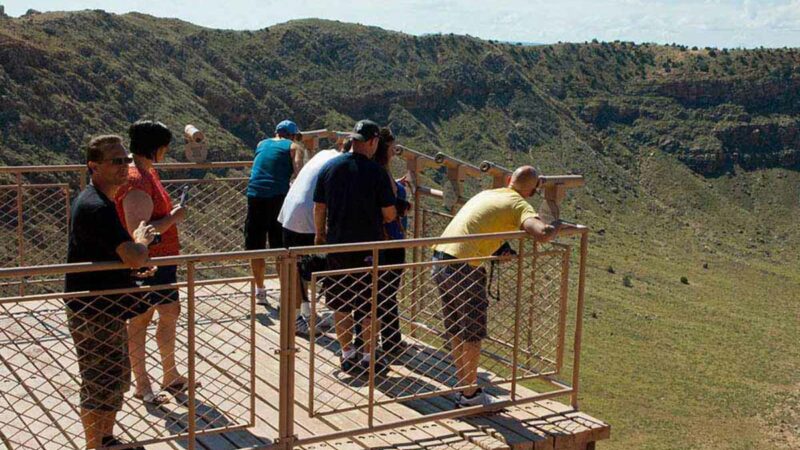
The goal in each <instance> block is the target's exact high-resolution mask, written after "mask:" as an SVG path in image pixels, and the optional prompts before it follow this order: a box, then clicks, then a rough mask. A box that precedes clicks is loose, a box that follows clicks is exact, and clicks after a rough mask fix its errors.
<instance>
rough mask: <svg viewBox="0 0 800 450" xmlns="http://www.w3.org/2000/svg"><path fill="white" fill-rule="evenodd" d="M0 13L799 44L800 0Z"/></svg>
mask: <svg viewBox="0 0 800 450" xmlns="http://www.w3.org/2000/svg"><path fill="white" fill-rule="evenodd" d="M0 5H4V6H5V10H6V14H8V15H11V16H19V15H22V14H25V12H26V11H27V10H28V9H29V8H33V9H36V10H38V11H64V10H80V9H103V10H106V11H109V12H115V13H124V12H129V11H138V12H142V13H146V14H151V15H154V16H158V17H174V18H179V19H183V20H186V21H188V22H192V23H195V24H198V25H202V26H206V27H210V28H223V29H235V30H257V29H261V28H265V27H268V26H271V25H274V24H277V23H283V22H286V21H289V20H292V19H302V18H309V17H316V18H322V19H331V20H341V21H343V22H354V23H361V24H365V25H375V26H378V27H381V28H385V29H389V30H395V31H402V32H405V33H410V34H417V35H419V34H426V33H455V34H469V35H471V36H476V37H479V38H483V39H496V40H501V41H511V42H532V43H554V42H559V41H563V42H584V41H589V40H592V39H595V38H596V39H598V40H601V41H613V40H617V39H619V40H624V41H635V42H637V43H641V42H656V43H661V44H667V43H672V42H675V43H678V44H685V45H690V46H694V45H697V46H701V47H705V46H712V47H720V48H723V47H728V48H733V47H748V48H752V47H759V46H764V47H784V46H787V47H800V0H696V1H688V0H673V1H665V0H616V1H610V0H557V1H539V0H511V1H503V0H494V1H492V0H480V1H475V0H461V1H455V0H384V1H380V2H379V1H375V0H289V1H287V0H282V1H274V0H260V1H256V0H224V1H167V0H164V1H153V0H148V1H128V2H122V1H110V0H106V1H98V0H94V1H92V0H69V1H66V0H49V1H48V0H26V1H17V0H13V1H10V0H0Z"/></svg>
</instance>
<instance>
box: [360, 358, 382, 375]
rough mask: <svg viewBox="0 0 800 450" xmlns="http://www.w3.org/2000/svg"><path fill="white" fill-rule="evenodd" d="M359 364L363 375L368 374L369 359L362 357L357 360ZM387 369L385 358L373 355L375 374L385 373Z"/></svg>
mask: <svg viewBox="0 0 800 450" xmlns="http://www.w3.org/2000/svg"><path fill="white" fill-rule="evenodd" d="M358 363H359V365H361V370H362V371H363V374H364V376H367V377H368V376H369V361H368V360H365V359H362V360H361V361H359V362H358ZM388 371H389V364H387V363H386V358H381V357H380V356H377V355H375V375H385V374H386V372H388Z"/></svg>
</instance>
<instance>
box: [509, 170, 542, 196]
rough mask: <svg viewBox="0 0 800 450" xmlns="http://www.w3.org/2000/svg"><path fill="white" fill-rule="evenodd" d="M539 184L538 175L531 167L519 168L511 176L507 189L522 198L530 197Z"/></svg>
mask: <svg viewBox="0 0 800 450" xmlns="http://www.w3.org/2000/svg"><path fill="white" fill-rule="evenodd" d="M538 183H539V174H538V173H537V172H536V169H535V168H534V167H533V166H521V167H519V168H517V170H515V171H514V173H513V174H512V175H511V181H509V183H508V187H510V188H511V189H514V190H515V191H517V192H519V193H520V194H521V195H522V196H523V197H530V196H532V195H533V193H534V192H535V190H536V186H537V184H538Z"/></svg>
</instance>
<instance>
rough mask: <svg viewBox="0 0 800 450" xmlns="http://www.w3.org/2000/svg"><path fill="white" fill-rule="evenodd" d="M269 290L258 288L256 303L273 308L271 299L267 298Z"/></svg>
mask: <svg viewBox="0 0 800 450" xmlns="http://www.w3.org/2000/svg"><path fill="white" fill-rule="evenodd" d="M267 298H268V297H267V290H266V289H264V290H263V291H259V290H256V305H261V306H266V307H267V308H271V307H272V305H270V304H269V300H268V299H267Z"/></svg>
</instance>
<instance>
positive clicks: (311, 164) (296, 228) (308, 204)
mask: <svg viewBox="0 0 800 450" xmlns="http://www.w3.org/2000/svg"><path fill="white" fill-rule="evenodd" d="M347 150H349V147H348V146H347V144H346V143H345V142H340V143H339V148H338V149H329V150H320V151H319V152H317V154H316V155H314V157H312V158H311V159H310V160H309V161H308V162H307V163H306V164H305V165H304V166H303V168H302V169H301V170H300V172H299V173H298V174H297V177H296V178H295V179H294V182H293V183H292V185H291V186H290V187H289V192H288V193H287V194H286V199H285V200H284V201H283V206H282V207H281V211H280V212H279V213H278V222H280V223H281V225H282V227H283V245H284V246H285V247H287V248H288V247H303V246H308V245H314V233H315V231H316V230H315V228H314V187H315V186H316V185H317V178H318V177H319V174H320V172H321V171H322V168H323V167H324V166H325V164H327V163H328V161H330V160H332V159H333V158H335V157H337V156H339V155H340V154H341V153H340V152H342V151H347ZM298 280H299V281H300V293H301V294H302V295H301V304H300V310H299V312H298V313H297V318H296V319H295V320H296V322H295V329H296V333H297V334H298V335H300V336H303V337H308V336H309V335H310V333H309V320H308V318H309V316H310V315H311V304H310V303H309V300H308V292H307V288H306V285H305V284H306V283H305V282H304V281H303V279H302V277H298Z"/></svg>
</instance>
